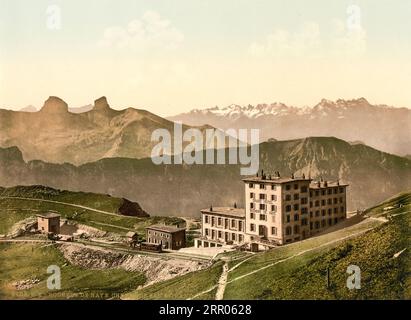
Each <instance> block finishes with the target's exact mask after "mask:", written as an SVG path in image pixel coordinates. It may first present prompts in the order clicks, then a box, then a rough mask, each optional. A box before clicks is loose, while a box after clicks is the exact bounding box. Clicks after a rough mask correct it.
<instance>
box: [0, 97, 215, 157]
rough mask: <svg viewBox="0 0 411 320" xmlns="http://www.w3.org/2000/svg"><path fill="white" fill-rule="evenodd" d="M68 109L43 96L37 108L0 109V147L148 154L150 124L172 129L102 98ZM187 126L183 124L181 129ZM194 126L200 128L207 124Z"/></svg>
mask: <svg viewBox="0 0 411 320" xmlns="http://www.w3.org/2000/svg"><path fill="white" fill-rule="evenodd" d="M29 110H30V111H33V110H32V108H29ZM70 110H73V109H70V108H69V107H68V105H67V103H65V102H64V101H63V100H62V99H60V98H58V97H50V98H49V99H47V100H46V101H45V103H44V106H43V107H42V108H41V110H39V111H37V112H24V111H11V110H3V109H0V132H1V135H0V147H11V146H18V147H19V149H20V150H21V152H22V153H23V156H24V159H26V160H44V161H47V162H52V163H64V162H68V163H72V164H83V163H87V162H90V161H96V160H100V159H102V158H110V157H129V158H145V157H149V156H150V155H151V151H152V149H153V147H154V146H155V145H156V144H157V143H158V142H152V141H151V134H152V132H153V131H154V130H155V129H159V128H162V129H167V130H168V131H169V132H170V133H171V135H173V133H174V123H173V122H172V121H169V120H166V119H163V118H161V117H159V116H156V115H154V114H152V113H150V112H148V111H145V110H139V109H134V108H127V109H123V110H113V109H111V108H110V106H109V104H108V102H107V99H106V98H105V97H101V98H100V99H97V100H96V101H95V103H94V106H85V107H83V108H75V109H74V111H75V113H73V112H70ZM189 128H191V127H190V126H185V125H183V130H187V129H189ZM198 128H199V129H200V130H201V131H202V132H204V130H205V129H207V128H210V127H209V126H199V127H198ZM187 144H188V143H184V144H183V145H187Z"/></svg>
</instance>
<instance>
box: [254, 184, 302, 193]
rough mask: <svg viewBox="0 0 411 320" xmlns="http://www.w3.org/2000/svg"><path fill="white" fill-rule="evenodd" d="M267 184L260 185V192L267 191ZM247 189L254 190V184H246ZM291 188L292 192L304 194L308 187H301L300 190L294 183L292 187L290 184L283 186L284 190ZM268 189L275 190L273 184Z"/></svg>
mask: <svg viewBox="0 0 411 320" xmlns="http://www.w3.org/2000/svg"><path fill="white" fill-rule="evenodd" d="M267 186H268V185H267V184H264V183H260V190H266V189H267ZM248 187H249V188H250V189H254V183H249V184H248ZM292 187H293V188H294V190H298V189H300V192H301V193H306V192H308V187H307V186H302V187H301V188H299V186H298V184H297V183H296V184H294V185H293V186H292V184H286V185H285V190H287V191H288V190H291V189H292ZM270 188H271V190H277V186H276V185H275V184H271V185H270Z"/></svg>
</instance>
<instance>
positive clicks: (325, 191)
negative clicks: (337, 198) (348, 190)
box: [310, 187, 344, 197]
mask: <svg viewBox="0 0 411 320" xmlns="http://www.w3.org/2000/svg"><path fill="white" fill-rule="evenodd" d="M338 192H340V193H344V187H340V188H338V187H337V188H327V189H322V190H321V191H320V190H315V191H312V190H311V191H310V197H312V196H313V195H315V196H316V197H318V196H320V193H321V195H322V196H325V195H326V194H333V193H334V194H337V193H338Z"/></svg>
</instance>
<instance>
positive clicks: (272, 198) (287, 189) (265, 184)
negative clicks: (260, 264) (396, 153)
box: [195, 171, 348, 251]
mask: <svg viewBox="0 0 411 320" xmlns="http://www.w3.org/2000/svg"><path fill="white" fill-rule="evenodd" d="M243 182H244V186H245V201H244V203H245V208H244V209H240V208H237V205H236V204H235V205H234V207H232V208H229V207H215V208H214V207H213V206H211V207H210V208H209V209H204V210H201V215H202V217H201V221H202V236H201V237H200V238H197V239H195V246H196V247H223V246H234V247H238V246H240V247H243V248H244V249H249V250H252V251H258V250H264V249H268V248H270V247H274V246H277V245H282V244H286V243H290V242H295V241H300V240H303V239H306V238H308V237H310V236H312V235H315V234H317V233H320V232H322V231H324V230H326V229H327V228H329V227H331V226H334V225H336V224H338V223H339V222H342V221H344V220H345V219H346V218H347V200H346V199H347V187H348V185H347V184H344V183H341V182H340V181H338V180H337V181H335V182H330V181H325V180H322V179H321V180H320V181H313V179H311V178H310V177H308V178H307V177H306V176H305V175H304V174H303V175H302V176H301V177H296V176H294V175H291V177H281V175H280V172H278V171H276V172H275V173H274V174H273V175H271V174H266V173H264V171H261V175H257V176H255V177H249V178H246V179H243Z"/></svg>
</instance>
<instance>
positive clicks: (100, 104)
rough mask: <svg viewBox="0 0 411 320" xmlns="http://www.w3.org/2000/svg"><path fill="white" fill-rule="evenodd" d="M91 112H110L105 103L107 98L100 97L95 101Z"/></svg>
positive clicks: (108, 106)
mask: <svg viewBox="0 0 411 320" xmlns="http://www.w3.org/2000/svg"><path fill="white" fill-rule="evenodd" d="M93 110H95V111H107V110H111V109H110V105H109V104H108V102H107V98H106V97H101V98H99V99H97V100H95V101H94V108H93Z"/></svg>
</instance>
